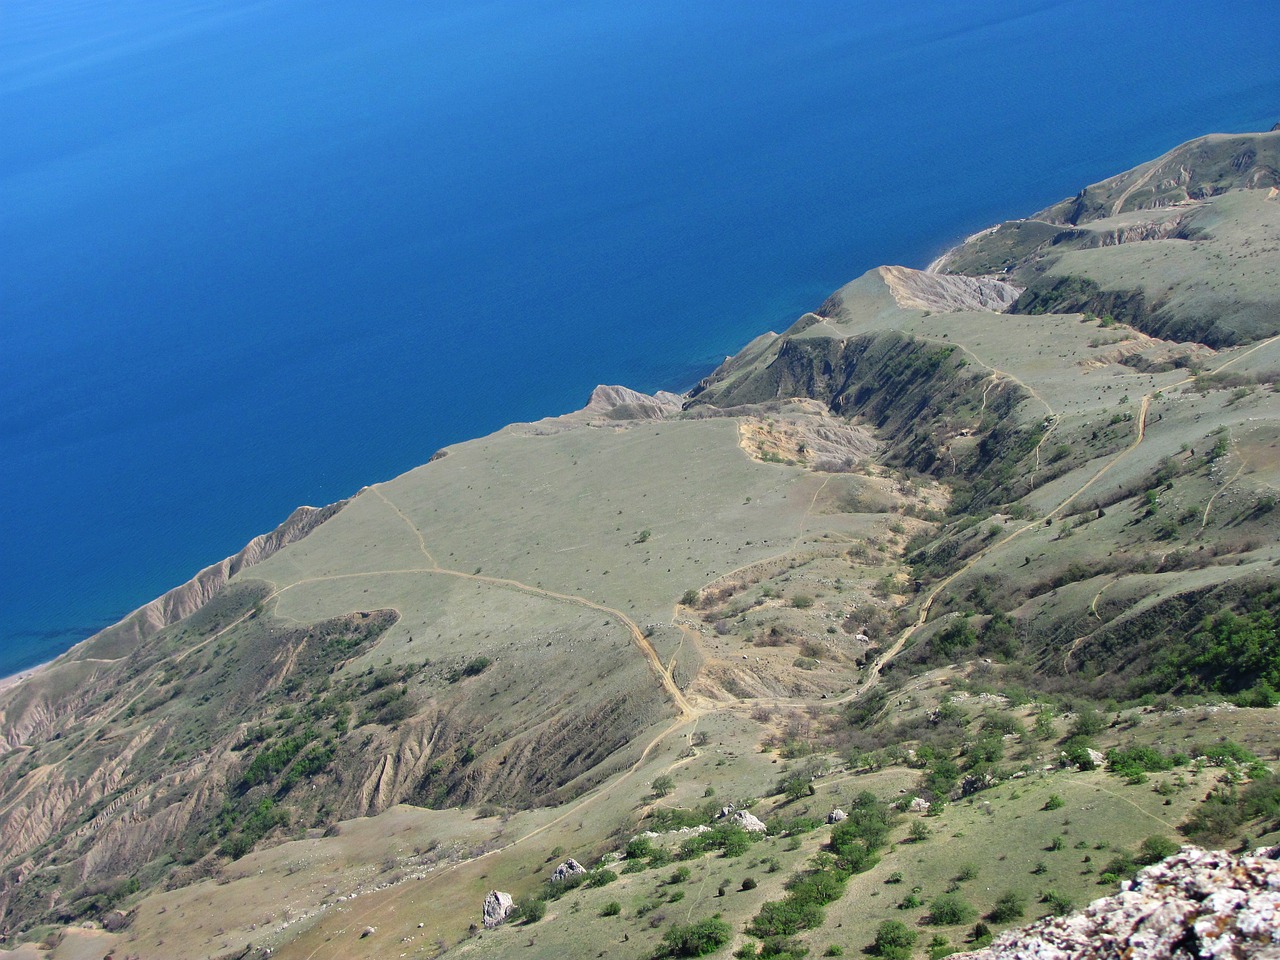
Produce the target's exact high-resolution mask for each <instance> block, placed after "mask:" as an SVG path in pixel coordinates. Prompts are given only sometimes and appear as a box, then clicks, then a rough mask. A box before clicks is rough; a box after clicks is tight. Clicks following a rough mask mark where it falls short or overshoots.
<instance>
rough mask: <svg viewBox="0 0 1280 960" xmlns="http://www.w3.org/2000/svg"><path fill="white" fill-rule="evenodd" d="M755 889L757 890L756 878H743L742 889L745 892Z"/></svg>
mask: <svg viewBox="0 0 1280 960" xmlns="http://www.w3.org/2000/svg"><path fill="white" fill-rule="evenodd" d="M755 888H756V878H755V877H743V878H742V889H743V890H754V889H755Z"/></svg>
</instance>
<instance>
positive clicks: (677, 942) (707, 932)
mask: <svg viewBox="0 0 1280 960" xmlns="http://www.w3.org/2000/svg"><path fill="white" fill-rule="evenodd" d="M732 936H733V929H732V928H731V927H730V926H729V924H727V923H725V922H724V921H723V920H721V919H720V917H719V915H716V916H714V917H708V918H707V919H706V920H699V921H697V922H695V923H687V924H680V923H678V924H676V925H675V926H673V927H671V929H669V930H668V931H667V932H666V933H664V934H663V935H662V948H661V949H660V950H659V951H658V954H657V956H659V957H705V956H706V955H707V954H709V953H714V952H715V951H717V950H719V949H720V948H721V947H723V946H724V945H725V944H726V943H728V942H729V940H730V938H732Z"/></svg>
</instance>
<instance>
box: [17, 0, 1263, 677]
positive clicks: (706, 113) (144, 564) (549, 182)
mask: <svg viewBox="0 0 1280 960" xmlns="http://www.w3.org/2000/svg"><path fill="white" fill-rule="evenodd" d="M1011 11H1013V12H1011ZM1277 28H1280V8H1277V7H1276V5H1275V4H1273V3H1270V2H1254V3H1242V4H1237V5H1235V6H1234V7H1232V8H1231V10H1230V12H1229V13H1228V12H1226V11H1224V10H1223V8H1221V6H1220V5H1215V4H1210V3H1175V4H1161V5H1155V4H1150V3H1136V2H1123V0H1113V2H1107V3H1102V2H1092V0H1088V2H1086V0H1079V2H1056V3H1055V2H1045V3H1031V4H1024V5H1019V6H1017V7H1016V8H1014V7H1010V5H1008V4H997V3H994V2H987V0H975V2H971V3H967V4H955V3H950V4H942V3H930V2H925V3H920V4H915V5H911V6H910V8H909V9H905V10H904V9H900V7H899V5H893V4H889V3H881V2H854V3H849V2H843V3H836V2H826V0H809V2H803V0H802V2H799V3H796V4H788V5H779V4H769V3H764V2H753V0H745V2H715V0H712V2H707V3H699V4H690V3H676V2H672V0H655V2H653V3H648V4H645V5H643V9H632V8H631V7H630V5H616V4H605V3H600V2H590V3H588V2H555V3H551V2H537V0H533V2H523V3H514V2H509V0H493V2H466V3H463V2H457V0H442V2H436V3H426V4H424V3H411V2H408V0H372V2H370V3H367V4H361V5H358V6H357V5H345V4H338V3H333V2H323V0H322V2H308V3H303V2H301V0H258V2H238V0H232V2H226V3H218V4H214V3H204V2H192V0H176V2H172V0H171V2H166V3H160V2H156V0H122V2H119V3H113V4H100V3H88V2H83V0H82V2H73V0H40V2H36V0H11V2H9V3H7V4H6V5H5V8H4V11H3V13H2V14H0V129H4V130H5V131H6V134H5V136H4V137H3V138H0V211H2V213H0V373H3V376H0V502H2V503H3V507H2V508H0V545H2V547H0V675H4V674H6V673H9V672H12V671H14V670H18V669H21V668H23V667H25V666H27V665H29V664H32V663H36V662H39V661H42V660H46V659H48V658H49V657H51V656H53V655H56V654H57V653H58V652H60V651H61V650H63V649H65V648H66V647H67V646H69V645H70V644H71V643H73V642H75V641H76V640H78V639H80V638H81V637H83V636H85V635H87V633H89V632H91V631H92V630H93V629H94V628H95V627H98V626H101V625H103V624H104V623H106V622H109V621H111V620H113V619H115V618H117V617H118V616H120V615H121V614H123V613H124V612H126V611H127V610H129V609H130V608H132V607H133V606H136V605H137V604H139V603H142V602H145V601H146V600H147V599H150V598H151V597H152V596H155V595H157V594H158V593H160V592H162V591H163V590H165V589H167V588H169V587H170V586H173V585H175V584H176V583H179V582H181V581H182V580H184V579H186V578H187V577H188V576H190V575H191V574H192V573H194V572H195V571H196V570H197V569H198V568H199V567H201V566H203V565H204V564H206V563H209V562H211V561H214V560H217V559H219V558H221V557H222V556H225V555H227V554H229V553H231V552H234V551H235V550H236V549H238V548H239V547H240V546H241V545H242V544H243V543H244V542H245V541H246V540H247V539H248V538H249V537H251V536H253V535H254V534H255V533H258V532H261V531H264V530H267V529H270V528H271V527H273V526H274V525H275V524H276V523H278V522H279V521H280V520H281V519H283V518H284V517H285V516H286V515H287V514H288V512H289V511H290V510H291V509H292V507H293V506H295V505H296V504H298V503H304V502H305V503H313V504H319V503H325V502H329V501H332V500H335V499H338V498H341V497H343V496H347V495H349V494H351V493H353V492H354V491H355V490H356V489H358V488H359V487H360V486H362V485H364V484H366V483H370V482H373V481H376V480H379V479H385V478H387V477H390V476H392V475H394V474H396V473H399V472H401V471H403V470H405V469H408V468H410V467H412V466H414V465H416V464H418V463H420V462H422V461H424V460H425V459H426V458H427V457H429V456H430V455H431V453H432V452H433V451H434V450H436V449H437V448H438V447H440V446H442V445H444V444H446V443H452V442H456V441H459V440H463V439H466V438H468V437H471V436H475V435H477V434H481V433H485V432H488V431H490V430H493V429H496V428H497V427H499V426H501V425H502V424H504V423H507V422H510V421H512V420H520V419H533V418H536V417H540V416H544V415H549V414H554V413H559V412H563V411H564V410H567V409H570V408H573V407H576V406H579V405H580V404H581V403H582V402H583V401H584V400H585V399H586V397H587V394H588V392H589V391H590V389H591V387H592V386H594V385H595V384H596V383H597V382H622V383H626V384H628V385H631V386H635V387H638V388H641V389H657V388H669V389H670V388H674V389H684V388H687V387H688V386H690V385H691V384H692V383H693V382H694V381H696V379H697V378H698V377H699V376H701V375H703V374H704V373H706V372H707V371H708V370H709V369H710V368H711V367H712V366H713V365H714V363H715V362H716V361H717V360H719V359H720V358H721V357H722V356H723V355H724V354H726V353H731V352H733V351H735V350H736V349H737V348H738V347H739V346H741V345H742V344H743V343H744V342H745V341H746V340H747V339H749V338H750V337H752V336H754V335H755V334H757V333H759V332H761V331H762V330H765V329H770V328H772V329H780V328H782V327H785V326H786V325H788V324H789V323H790V322H791V320H792V319H794V318H795V317H796V316H797V315H798V314H799V313H801V312H803V311H804V310H806V309H809V308H812V307H813V306H815V305H816V304H817V303H818V302H820V301H821V300H822V298H823V297H824V296H825V295H826V294H827V293H828V292H829V291H830V290H831V289H833V288H834V287H836V286H838V285H839V284H841V283H843V282H844V281H846V280H848V279H851V278H852V277H854V276H856V275H858V274H859V273H861V272H862V271H864V270H866V269H868V268H870V267H872V266H874V265H876V264H879V263H882V262H898V263H906V264H909V265H915V266H922V265H923V264H924V263H926V262H927V261H928V260H929V259H931V257H932V256H933V255H935V254H936V253H937V252H939V251H940V250H941V249H942V248H943V247H945V246H946V245H948V244H949V243H950V242H952V241H954V240H956V239H958V238H960V237H961V236H963V235H965V234H967V233H969V232H971V231H973V230H976V229H980V228H981V227H983V226H986V225H988V224H989V223H991V222H994V221H996V220H999V219H1002V218H1005V217H1010V216H1018V215H1024V214H1027V213H1030V212H1032V211H1033V210H1035V209H1037V208H1039V207H1041V206H1044V205H1046V204H1047V203H1050V202H1052V201H1054V200H1057V199H1059V198H1060V197H1061V196H1064V195H1066V194H1067V193H1070V192H1072V191H1073V190H1075V189H1077V188H1078V187H1079V186H1082V185H1083V184H1085V183H1087V182H1090V181H1092V180H1097V179H1099V178H1101V177H1104V176H1107V175H1110V174H1112V173H1116V172H1119V171H1120V170H1122V169H1124V168H1126V167H1128V166H1131V165H1133V164H1135V163H1137V162H1140V161H1142V160H1145V159H1148V158H1150V157H1152V156H1155V155H1156V154H1158V153H1161V152H1163V151H1164V150H1166V149H1168V148H1170V147H1172V146H1174V145H1175V144H1177V143H1178V142H1180V141H1182V140H1185V139H1187V138H1189V137H1192V136H1196V135H1199V134H1201V133H1206V132H1210V131H1212V130H1244V129H1265V128H1267V127H1270V126H1271V124H1272V123H1274V122H1275V121H1276V120H1280V68H1278V67H1277V66H1276V64H1275V62H1274V61H1275V58H1274V38H1275V37H1276V36H1278V35H1280V30H1278V29H1277Z"/></svg>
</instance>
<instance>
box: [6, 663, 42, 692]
mask: <svg viewBox="0 0 1280 960" xmlns="http://www.w3.org/2000/svg"><path fill="white" fill-rule="evenodd" d="M51 663H53V661H52V660H48V661H46V662H45V663H37V664H36V665H35V666H34V667H27V668H26V669H25V670H19V671H18V672H17V673H12V674H10V675H9V676H7V677H0V693H3V692H4V691H5V690H8V689H9V688H10V687H16V686H17V685H18V684H20V683H22V681H24V680H30V679H31V678H32V677H34V676H35V675H36V674H37V673H39V672H40V671H41V670H43V669H44V668H45V667H47V666H49V664H51Z"/></svg>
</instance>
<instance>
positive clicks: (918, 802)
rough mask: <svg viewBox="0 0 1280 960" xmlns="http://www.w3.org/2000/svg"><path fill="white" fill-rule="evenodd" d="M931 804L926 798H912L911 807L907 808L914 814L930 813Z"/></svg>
mask: <svg viewBox="0 0 1280 960" xmlns="http://www.w3.org/2000/svg"><path fill="white" fill-rule="evenodd" d="M930 806H931V804H930V803H929V801H928V800H926V799H925V798H924V797H912V798H911V805H910V806H909V807H907V809H908V810H910V811H911V812H912V813H928V812H929V807H930Z"/></svg>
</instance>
